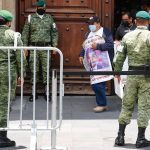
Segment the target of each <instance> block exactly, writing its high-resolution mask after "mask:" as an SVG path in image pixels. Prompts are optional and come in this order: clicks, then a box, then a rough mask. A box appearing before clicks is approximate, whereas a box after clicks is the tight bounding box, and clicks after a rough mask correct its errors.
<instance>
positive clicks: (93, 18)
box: [88, 16, 100, 24]
mask: <svg viewBox="0 0 150 150" xmlns="http://www.w3.org/2000/svg"><path fill="white" fill-rule="evenodd" d="M94 22H97V23H100V18H99V17H98V16H92V17H90V18H89V20H88V24H93V23H94Z"/></svg>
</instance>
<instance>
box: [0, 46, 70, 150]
mask: <svg viewBox="0 0 150 150" xmlns="http://www.w3.org/2000/svg"><path fill="white" fill-rule="evenodd" d="M25 49H27V50H30V51H34V73H33V120H32V124H31V125H30V127H29V128H27V127H26V126H25V125H24V124H23V85H22V86H21V99H20V120H19V124H18V125H17V127H15V128H12V127H10V121H9V120H10V105H11V100H10V99H11V64H10V51H11V50H14V51H16V50H20V51H21V78H23V72H24V68H23V66H24V65H23V63H24V61H23V60H24V50H25ZM0 50H6V52H7V53H8V80H9V89H8V114H7V127H6V128H0V130H7V131H8V130H11V131H31V137H30V150H37V144H38V143H37V132H38V131H51V147H46V146H45V147H42V148H40V150H67V148H63V147H57V146H56V144H57V143H56V136H57V134H56V133H57V132H56V131H57V129H59V128H60V127H61V124H62V119H63V116H62V114H63V96H64V84H63V54H62V52H61V51H60V50H59V49H58V48H55V47H16V46H15V47H0ZM37 51H47V108H46V118H47V120H46V127H45V128H43V127H37V122H36V118H35V116H36V113H35V110H36V105H35V104H36V101H35V91H36V53H37ZM50 51H56V52H57V53H58V54H59V55H60V68H59V84H58V85H59V91H57V74H58V73H57V70H53V71H52V107H51V126H50V125H49V124H50V120H49V83H50V82H49V77H50V75H49V72H50V66H49V62H50ZM57 93H59V101H58V102H57ZM58 103H59V105H58ZM58 111H59V114H58V119H57V112H58Z"/></svg>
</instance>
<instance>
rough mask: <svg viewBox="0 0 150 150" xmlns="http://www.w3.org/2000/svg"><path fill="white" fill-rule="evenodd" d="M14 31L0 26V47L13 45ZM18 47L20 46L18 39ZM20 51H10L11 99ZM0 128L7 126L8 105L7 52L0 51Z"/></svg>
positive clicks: (19, 65)
mask: <svg viewBox="0 0 150 150" xmlns="http://www.w3.org/2000/svg"><path fill="white" fill-rule="evenodd" d="M14 33H15V32H14V31H12V30H11V29H9V27H7V26H4V25H1V26H0V46H13V45H14ZM18 45H22V41H21V39H19V38H18ZM20 58H21V51H20V50H16V51H14V50H10V62H11V64H10V65H11V98H12V97H15V90H16V83H17V76H20V67H21V62H20ZM0 87H1V88H0V127H6V126H7V105H8V89H9V87H8V51H7V50H0Z"/></svg>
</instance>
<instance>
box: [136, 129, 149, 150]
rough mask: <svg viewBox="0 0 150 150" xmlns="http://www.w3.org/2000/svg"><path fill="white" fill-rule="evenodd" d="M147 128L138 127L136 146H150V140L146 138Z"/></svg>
mask: <svg viewBox="0 0 150 150" xmlns="http://www.w3.org/2000/svg"><path fill="white" fill-rule="evenodd" d="M145 130H146V128H141V127H139V128H138V137H137V140H136V148H142V147H148V146H150V141H148V140H147V139H145Z"/></svg>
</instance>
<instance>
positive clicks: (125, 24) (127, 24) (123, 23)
mask: <svg viewBox="0 0 150 150" xmlns="http://www.w3.org/2000/svg"><path fill="white" fill-rule="evenodd" d="M121 24H122V25H124V26H125V27H127V26H129V23H128V21H124V20H122V23H121Z"/></svg>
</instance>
